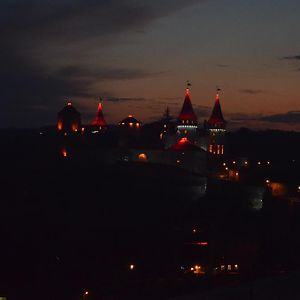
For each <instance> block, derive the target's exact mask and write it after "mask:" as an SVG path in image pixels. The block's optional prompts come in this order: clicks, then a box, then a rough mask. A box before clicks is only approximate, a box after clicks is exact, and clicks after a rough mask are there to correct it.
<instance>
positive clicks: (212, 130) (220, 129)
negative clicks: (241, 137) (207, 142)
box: [209, 128, 226, 132]
mask: <svg viewBox="0 0 300 300" xmlns="http://www.w3.org/2000/svg"><path fill="white" fill-rule="evenodd" d="M209 130H210V131H211V132H225V131H226V129H222V128H211V129H209Z"/></svg>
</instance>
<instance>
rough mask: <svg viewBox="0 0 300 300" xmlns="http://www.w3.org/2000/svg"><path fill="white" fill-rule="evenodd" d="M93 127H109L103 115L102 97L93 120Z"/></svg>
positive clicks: (98, 128)
mask: <svg viewBox="0 0 300 300" xmlns="http://www.w3.org/2000/svg"><path fill="white" fill-rule="evenodd" d="M92 126H93V129H97V130H103V129H105V128H106V127H107V123H106V121H105V119H104V116H103V106H102V100H101V99H100V101H99V104H98V110H97V114H96V117H95V119H93V121H92Z"/></svg>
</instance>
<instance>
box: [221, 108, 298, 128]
mask: <svg viewBox="0 0 300 300" xmlns="http://www.w3.org/2000/svg"><path fill="white" fill-rule="evenodd" d="M225 115H226V116H227V120H228V128H229V129H230V130H235V129H238V128H241V127H247V128H251V129H257V130H264V129H276V130H277V129H278V130H287V131H300V111H291V112H287V113H283V114H273V115H268V116H266V115H260V114H248V113H227V114H225ZM226 116H225V117H226Z"/></svg>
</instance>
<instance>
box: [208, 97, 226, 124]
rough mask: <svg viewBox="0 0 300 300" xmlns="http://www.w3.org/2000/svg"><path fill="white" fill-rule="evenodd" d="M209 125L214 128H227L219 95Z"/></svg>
mask: <svg viewBox="0 0 300 300" xmlns="http://www.w3.org/2000/svg"><path fill="white" fill-rule="evenodd" d="M207 123H208V125H210V126H212V127H225V125H226V121H225V120H224V117H223V114H222V109H221V104H220V99H219V94H217V95H216V102H215V105H214V108H213V110H212V113H211V116H210V118H209V120H208V121H207Z"/></svg>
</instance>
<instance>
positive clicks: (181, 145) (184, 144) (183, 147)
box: [169, 137, 202, 151]
mask: <svg viewBox="0 0 300 300" xmlns="http://www.w3.org/2000/svg"><path fill="white" fill-rule="evenodd" d="M169 150H172V151H202V149H200V148H198V147H197V146H196V145H195V144H193V143H192V142H190V141H189V140H188V139H187V138H186V137H184V138H181V139H180V140H179V141H178V142H177V143H176V144H174V145H172V146H171V147H170V148H169Z"/></svg>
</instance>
